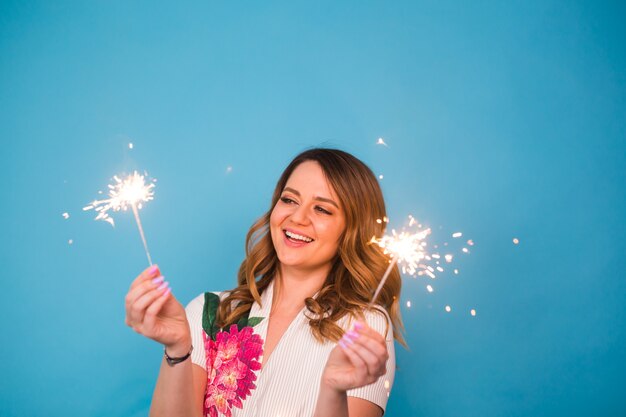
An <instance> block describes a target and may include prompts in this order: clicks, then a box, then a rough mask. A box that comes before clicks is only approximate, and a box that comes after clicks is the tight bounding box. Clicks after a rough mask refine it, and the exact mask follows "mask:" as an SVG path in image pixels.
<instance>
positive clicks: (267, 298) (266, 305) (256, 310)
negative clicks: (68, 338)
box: [250, 278, 319, 372]
mask: <svg viewBox="0 0 626 417" xmlns="http://www.w3.org/2000/svg"><path fill="white" fill-rule="evenodd" d="M274 279H275V278H274ZM274 279H272V281H271V282H270V283H269V285H268V286H267V288H265V291H263V293H262V294H261V305H260V306H259V304H258V303H257V302H255V303H254V304H253V306H252V309H251V311H250V317H263V318H264V319H263V321H262V322H261V323H259V326H261V324H262V326H261V327H260V328H259V329H258V331H257V334H258V335H259V336H261V339H262V340H263V351H264V352H265V344H266V342H267V332H268V330H269V325H270V313H271V311H272V302H273V301H274ZM318 294H319V291H318V292H316V293H315V294H314V295H313V298H315V297H317V295H318ZM305 309H306V305H305V306H304V307H302V309H301V310H300V311H299V312H298V314H297V315H296V316H295V317H294V318H293V320H291V322H290V323H289V326H287V328H286V329H285V331H284V332H283V334H282V335H281V336H280V338H279V339H278V341H277V342H276V344H275V345H274V349H272V353H271V355H270V357H269V358H266V357H265V353H264V354H263V356H262V357H261V366H262V368H261V372H263V369H265V368H266V367H267V366H268V364H269V363H270V362H269V360H270V358H273V357H274V356H275V354H276V353H277V351H278V350H279V348H280V347H281V346H282V345H283V340H284V339H285V337H287V336H288V335H289V333H290V332H291V331H292V329H293V328H294V327H295V326H296V323H299V322H300V321H301V320H302V317H303V316H304V310H305Z"/></svg>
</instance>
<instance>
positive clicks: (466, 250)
mask: <svg viewBox="0 0 626 417" xmlns="http://www.w3.org/2000/svg"><path fill="white" fill-rule="evenodd" d="M461 250H462V251H463V252H465V253H469V249H467V248H463V249H461Z"/></svg>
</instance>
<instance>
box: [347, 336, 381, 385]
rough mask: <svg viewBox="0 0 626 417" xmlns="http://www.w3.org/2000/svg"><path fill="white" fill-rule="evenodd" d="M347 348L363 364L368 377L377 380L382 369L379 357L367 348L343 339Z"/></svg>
mask: <svg viewBox="0 0 626 417" xmlns="http://www.w3.org/2000/svg"><path fill="white" fill-rule="evenodd" d="M345 341H346V342H347V343H348V347H349V348H350V349H351V350H352V352H354V353H355V354H356V355H357V356H358V357H359V358H361V360H362V361H363V362H364V363H365V366H366V368H367V373H368V375H370V376H372V377H374V378H376V379H377V378H378V377H379V376H381V372H382V370H383V369H384V366H383V365H384V361H383V358H382V357H381V356H378V355H376V354H374V353H373V352H372V351H371V350H369V349H368V348H367V347H365V346H363V345H360V344H358V343H356V342H354V341H352V340H351V339H349V338H345Z"/></svg>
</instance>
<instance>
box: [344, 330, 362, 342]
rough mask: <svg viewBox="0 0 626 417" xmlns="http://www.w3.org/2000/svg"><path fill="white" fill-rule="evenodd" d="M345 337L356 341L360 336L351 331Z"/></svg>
mask: <svg viewBox="0 0 626 417" xmlns="http://www.w3.org/2000/svg"><path fill="white" fill-rule="evenodd" d="M344 337H349V338H350V339H352V340H356V339H358V337H359V334H358V333H357V332H355V331H354V330H350V331H349V332H346V334H344Z"/></svg>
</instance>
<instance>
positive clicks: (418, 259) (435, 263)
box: [369, 216, 469, 307]
mask: <svg viewBox="0 0 626 417" xmlns="http://www.w3.org/2000/svg"><path fill="white" fill-rule="evenodd" d="M388 221H389V219H388V218H387V217H386V216H385V217H384V222H385V223H387V222H388ZM376 222H377V223H378V224H382V223H383V219H376ZM431 233H432V229H431V228H430V227H426V226H422V224H421V223H420V222H418V221H417V220H416V219H415V218H414V217H413V216H408V227H405V228H402V229H401V230H400V231H396V230H395V229H392V230H391V233H388V234H385V235H383V236H382V237H380V238H378V237H376V236H374V237H372V239H371V240H370V244H376V245H378V246H379V247H380V248H382V250H383V254H385V255H388V256H389V266H388V267H387V269H386V271H385V273H384V274H383V276H382V278H381V280H380V282H379V284H378V287H377V288H376V291H375V292H374V295H373V297H372V299H371V301H370V303H369V307H371V306H373V305H374V303H375V301H376V299H377V297H378V295H379V293H380V291H381V289H382V288H383V286H384V285H385V281H386V280H387V278H388V277H389V274H390V273H391V271H392V269H393V268H394V267H396V266H398V267H399V269H400V272H401V273H402V274H403V275H410V276H413V277H420V276H426V277H429V278H431V279H436V278H437V275H438V274H439V273H444V272H445V271H446V269H445V268H444V265H446V264H444V261H443V260H444V259H445V262H446V263H447V264H449V263H451V262H452V260H453V258H454V255H453V253H446V254H442V253H439V252H438V249H437V245H433V246H432V247H431V246H429V245H428V242H427V238H428V237H429V236H430V235H431ZM457 234H459V235H462V234H461V232H457V233H455V234H454V235H457ZM447 250H448V251H449V250H450V249H447ZM462 250H463V252H466V253H468V252H469V251H468V250H467V248H465V247H464V248H462ZM453 271H454V274H458V273H459V270H458V269H453ZM426 289H427V291H428V292H430V293H432V292H433V291H434V289H433V287H432V286H431V285H430V284H429V285H427V286H426ZM407 306H410V301H409V302H407Z"/></svg>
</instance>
